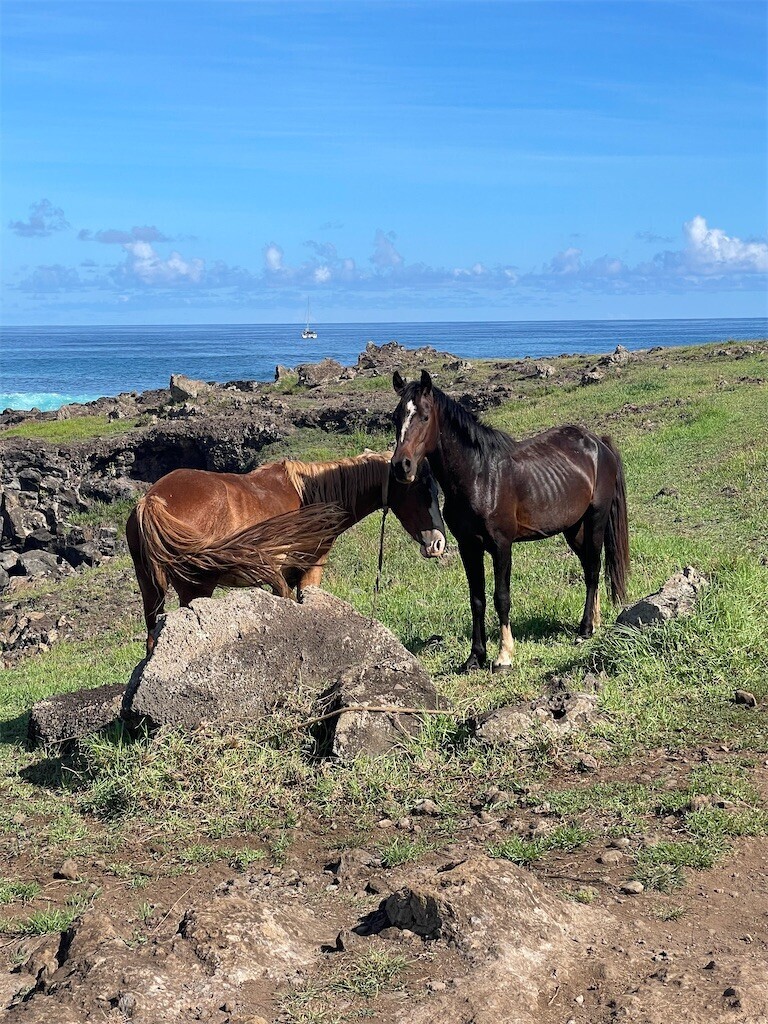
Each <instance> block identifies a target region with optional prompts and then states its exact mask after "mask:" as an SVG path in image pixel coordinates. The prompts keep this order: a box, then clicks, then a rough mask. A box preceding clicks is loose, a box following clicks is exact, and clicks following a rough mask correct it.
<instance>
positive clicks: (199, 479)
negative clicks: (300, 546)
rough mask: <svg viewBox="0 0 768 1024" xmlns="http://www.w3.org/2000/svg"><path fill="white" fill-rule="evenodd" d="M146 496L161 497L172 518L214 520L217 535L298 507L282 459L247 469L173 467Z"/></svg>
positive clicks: (210, 523) (190, 521) (211, 524)
mask: <svg viewBox="0 0 768 1024" xmlns="http://www.w3.org/2000/svg"><path fill="white" fill-rule="evenodd" d="M149 495H154V496H156V497H159V498H162V499H163V501H164V502H165V504H166V506H167V508H168V511H169V512H170V513H171V514H172V515H174V516H176V517H177V518H179V519H182V520H184V521H185V522H187V523H189V524H196V523H200V524H202V523H205V524H206V525H207V526H208V527H210V526H213V525H215V526H216V528H217V532H220V533H222V534H223V533H228V532H230V531H232V530H237V529H241V528H242V527H244V526H251V525H254V524H255V523H258V522H261V521H262V520H264V519H270V518H271V517H273V516H277V515H281V514H282V513H283V512H292V511H295V510H296V509H297V508H298V507H299V501H298V496H297V494H296V491H295V489H294V488H292V487H291V486H290V484H289V481H288V479H287V476H286V473H285V467H284V466H283V464H282V463H274V464H270V465H268V466H263V467H260V468H259V469H258V470H256V471H254V472H252V473H217V472H214V471H212V470H206V469H174V470H172V471H171V472H170V473H167V474H166V475H165V476H164V477H162V478H161V479H160V480H158V481H157V483H155V484H153V485H152V487H151V488H150V489H149V491H148V492H147V496H149Z"/></svg>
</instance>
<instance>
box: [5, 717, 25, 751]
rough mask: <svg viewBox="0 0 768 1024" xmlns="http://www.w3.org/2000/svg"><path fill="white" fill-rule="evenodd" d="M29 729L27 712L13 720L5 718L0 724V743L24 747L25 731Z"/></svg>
mask: <svg viewBox="0 0 768 1024" xmlns="http://www.w3.org/2000/svg"><path fill="white" fill-rule="evenodd" d="M28 728H29V712H28V711H23V712H22V713H21V714H20V715H16V717H15V718H7V719H5V721H2V722H0V743H6V744H8V746H14V747H26V746H27V730H28Z"/></svg>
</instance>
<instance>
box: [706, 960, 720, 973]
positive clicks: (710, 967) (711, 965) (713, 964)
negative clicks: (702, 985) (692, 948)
mask: <svg viewBox="0 0 768 1024" xmlns="http://www.w3.org/2000/svg"><path fill="white" fill-rule="evenodd" d="M716 967H717V961H715V960H710V961H709V963H706V964H704V967H703V968H702V970H705V971H714V969H715V968H716Z"/></svg>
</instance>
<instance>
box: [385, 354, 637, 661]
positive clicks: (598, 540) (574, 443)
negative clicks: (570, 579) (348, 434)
mask: <svg viewBox="0 0 768 1024" xmlns="http://www.w3.org/2000/svg"><path fill="white" fill-rule="evenodd" d="M392 383H393V385H394V388H395V391H396V393H397V394H398V395H399V396H400V402H399V404H398V406H397V409H396V410H395V415H394V420H395V428H396V430H397V438H396V440H397V446H396V448H395V453H394V455H393V456H392V466H393V468H394V472H395V476H396V477H397V478H398V479H400V480H403V481H406V482H407V481H410V480H414V479H415V474H416V473H417V471H418V468H419V466H420V464H421V462H422V460H423V459H424V458H425V457H428V458H429V462H430V465H431V467H432V472H433V473H434V474H435V476H436V477H437V480H438V482H439V483H440V486H441V487H442V489H443V491H444V493H445V505H444V508H443V514H444V516H445V521H446V523H447V524H448V527H449V529H450V530H451V531H452V532H453V534H454V536H455V537H456V540H457V542H458V546H459V553H460V554H461V559H462V562H463V563H464V569H465V571H466V574H467V582H468V583H469V598H470V605H471V608H472V649H471V651H470V655H469V657H468V658H467V660H466V662H465V663H464V665H463V666H462V668H463V669H464V671H468V670H470V669H475V668H481V667H482V666H483V664H484V663H485V656H486V635H485V569H484V565H483V554H484V552H485V551H488V552H490V555H491V558H492V560H493V571H494V579H495V588H494V605H495V607H496V612H497V614H498V616H499V625H500V629H501V649H500V653H499V658H498V660H497V661H496V662H494V665H493V668H494V671H497V670H498V671H505V670H507V669H508V668H509V666H510V665H511V664H512V655H513V649H514V645H513V640H512V633H511V630H510V627H509V605H510V600H509V579H510V570H511V564H512V556H511V546H512V544H513V543H515V542H517V541H523V540H540V539H541V538H543V537H551V536H553V535H554V534H556V533H562V534H564V536H565V539H566V541H567V542H568V544H569V545H570V546H571V548H572V549H573V550H574V551H575V552H576V554H577V555H578V557H579V560H580V562H581V565H582V567H583V569H584V580H585V582H586V586H587V600H586V604H585V606H584V615H583V617H582V620H581V624H580V625H579V637H581V638H583V637H589V636H591V635H592V633H593V632H594V630H595V626H596V625H599V624H600V596H599V592H598V580H599V576H600V561H601V554H602V552H603V548H605V568H606V576H607V577H608V580H609V582H610V595H611V598H612V600H613V601H614V602H621V601H624V600H625V598H626V581H627V576H628V573H629V534H628V528H627V498H626V490H625V484H624V470H623V468H622V463H621V458H620V456H619V453H618V451H617V450H616V448H615V447H614V445H613V443H612V442H611V440H610V438H608V437H597V436H596V435H595V434H592V433H590V432H589V431H588V430H583V429H582V428H581V427H574V426H566V427H556V428H554V429H552V430H547V431H545V432H544V433H543V434H537V435H536V436H535V437H531V438H528V439H527V440H523V441H515V440H514V439H513V438H511V437H510V436H509V435H508V434H505V433H504V432H503V431H501V430H494V429H493V428H492V427H488V426H486V425H485V424H483V423H480V421H479V420H478V419H477V417H476V416H474V415H473V414H472V413H471V412H469V411H468V410H467V409H465V408H464V407H463V406H461V405H459V404H458V402H454V401H453V399H452V398H449V397H448V395H446V394H444V393H443V392H442V391H440V390H439V388H436V387H434V386H433V384H432V379H431V377H430V376H429V374H428V373H427V372H426V371H422V374H421V380H420V381H419V382H418V383H416V382H412V383H410V384H406V382H405V381H404V380H403V378H402V377H401V376H400V374H399V373H395V374H394V376H393V379H392Z"/></svg>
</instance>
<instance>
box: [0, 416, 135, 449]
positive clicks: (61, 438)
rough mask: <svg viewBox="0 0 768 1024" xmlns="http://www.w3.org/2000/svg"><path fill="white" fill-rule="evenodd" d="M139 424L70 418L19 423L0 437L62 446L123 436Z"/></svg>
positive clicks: (88, 417) (104, 418) (77, 417)
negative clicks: (105, 437) (20, 438)
mask: <svg viewBox="0 0 768 1024" xmlns="http://www.w3.org/2000/svg"><path fill="white" fill-rule="evenodd" d="M139 423H140V421H139V420H135V419H124V420H109V419H107V417H106V416H72V417H70V418H69V419H66V420H43V421H42V422H29V423H21V424H19V426H17V427H9V428H8V429H7V430H4V431H3V432H2V434H0V437H26V438H29V439H30V440H31V441H49V442H50V443H51V444H64V443H67V442H72V441H86V440H89V439H90V438H93V437H104V436H106V435H113V434H124V433H125V432H126V431H128V430H134V429H135V428H136V427H137V426H139Z"/></svg>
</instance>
